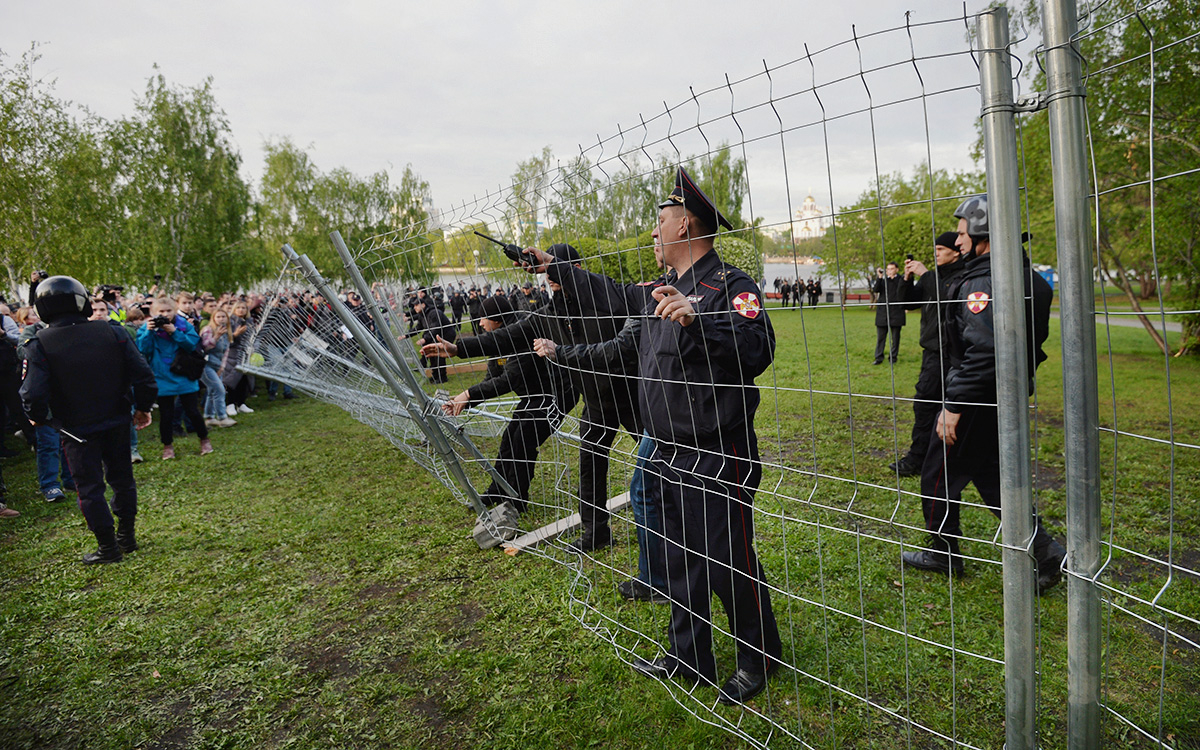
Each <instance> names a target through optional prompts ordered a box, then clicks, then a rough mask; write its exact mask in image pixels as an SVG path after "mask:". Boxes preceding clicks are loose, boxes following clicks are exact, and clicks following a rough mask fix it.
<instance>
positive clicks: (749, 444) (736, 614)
mask: <svg viewBox="0 0 1200 750" xmlns="http://www.w3.org/2000/svg"><path fill="white" fill-rule="evenodd" d="M669 450H670V449H668V451H669ZM654 462H655V468H656V469H657V471H658V472H659V474H660V475H661V476H662V479H663V482H662V491H663V505H662V511H663V531H664V534H665V536H666V545H665V546H666V564H667V583H668V586H667V590H668V595H669V596H670V598H671V623H670V629H669V631H668V633H669V640H670V654H671V656H673V657H675V659H677V660H678V661H679V662H680V664H681V665H682V666H683V667H685V668H686V669H689V670H692V671H694V672H695V673H696V674H698V675H700V676H701V677H703V678H705V679H707V680H710V681H712V682H715V681H716V661H715V659H714V657H713V651H712V645H713V635H712V595H713V594H716V595H717V598H718V599H720V600H721V604H722V606H723V607H724V608H725V612H726V614H727V615H728V617H729V632H730V633H732V634H733V636H734V639H735V641H736V648H737V665H738V668H740V669H746V670H749V671H752V672H757V673H762V672H764V671H765V670H766V668H767V667H768V666H769V663H770V662H769V660H770V659H779V658H780V655H781V654H782V645H781V644H780V640H779V626H778V625H777V623H776V621H775V613H774V610H772V609H771V593H770V590H769V589H768V588H767V579H766V573H765V572H764V571H763V567H762V565H761V564H760V563H759V561H758V556H757V555H756V554H755V552H754V493H755V491H756V490H757V489H758V483H759V481H760V480H761V479H762V464H760V463H759V461H758V446H757V439H756V438H755V437H754V435H753V434H751V435H750V436H749V438H748V439H743V440H742V441H740V442H732V443H729V444H727V445H723V446H721V447H720V449H719V451H718V452H717V453H707V452H693V451H683V452H675V453H673V454H672V453H666V452H664V451H663V448H662V446H661V445H660V446H659V451H658V452H657V453H655V456H654Z"/></svg>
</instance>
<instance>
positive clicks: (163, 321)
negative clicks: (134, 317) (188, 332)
mask: <svg viewBox="0 0 1200 750" xmlns="http://www.w3.org/2000/svg"><path fill="white" fill-rule="evenodd" d="M151 322H152V323H154V327H155V328H162V327H164V326H168V325H170V324H171V323H172V322H174V321H172V320H171V319H170V318H169V317H167V316H166V315H157V316H155V317H154V318H153V319H152V320H151Z"/></svg>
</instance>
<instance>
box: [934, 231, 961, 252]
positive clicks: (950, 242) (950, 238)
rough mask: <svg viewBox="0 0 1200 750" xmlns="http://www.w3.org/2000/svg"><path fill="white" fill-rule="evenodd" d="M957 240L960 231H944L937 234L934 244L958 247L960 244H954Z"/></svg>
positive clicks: (952, 247)
mask: <svg viewBox="0 0 1200 750" xmlns="http://www.w3.org/2000/svg"><path fill="white" fill-rule="evenodd" d="M957 241H958V232H942V233H941V234H939V235H938V236H937V239H936V240H934V241H933V244H935V245H941V246H942V247H948V248H951V249H957V247H958V246H957V245H955V244H954V243H955V242H957Z"/></svg>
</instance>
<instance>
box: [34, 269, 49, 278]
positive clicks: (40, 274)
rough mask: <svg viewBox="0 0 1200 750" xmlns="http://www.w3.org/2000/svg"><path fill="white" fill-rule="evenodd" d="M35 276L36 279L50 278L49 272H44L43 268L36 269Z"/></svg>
mask: <svg viewBox="0 0 1200 750" xmlns="http://www.w3.org/2000/svg"><path fill="white" fill-rule="evenodd" d="M37 277H38V281H45V280H46V279H48V278H50V274H48V273H46V271H45V270H42V269H38V271H37Z"/></svg>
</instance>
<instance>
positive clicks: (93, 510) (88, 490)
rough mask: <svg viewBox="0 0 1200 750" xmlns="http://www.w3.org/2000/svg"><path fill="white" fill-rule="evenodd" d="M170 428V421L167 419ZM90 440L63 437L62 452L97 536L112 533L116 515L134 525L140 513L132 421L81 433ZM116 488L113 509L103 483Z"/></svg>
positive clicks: (81, 505) (81, 504) (85, 513)
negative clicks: (132, 454) (131, 442)
mask: <svg viewBox="0 0 1200 750" xmlns="http://www.w3.org/2000/svg"><path fill="white" fill-rule="evenodd" d="M167 425H168V428H169V427H170V422H167ZM79 437H82V438H83V439H84V440H86V441H87V442H85V443H77V442H75V441H74V440H71V439H70V438H68V437H66V436H65V435H64V436H63V437H62V445H63V455H64V456H65V457H66V459H67V466H69V467H71V476H73V477H75V491H76V492H77V493H79V510H81V511H82V512H83V517H84V520H86V521H87V525H88V528H89V529H91V531H92V533H93V534H95V535H96V538H97V539H100V538H103V537H106V536H109V535H111V534H112V533H113V515H116V517H117V518H118V519H119V520H120V521H121V522H122V523H125V524H130V525H132V524H133V519H134V517H135V516H136V515H137V485H136V483H135V482H134V479H133V464H132V463H131V462H130V452H129V422H123V423H121V424H119V425H117V426H116V427H111V428H109V429H107V430H103V431H101V432H93V433H91V434H88V435H80V436H79ZM106 480H107V482H108V484H109V486H110V487H112V488H113V497H112V511H111V512H110V511H109V508H108V502H107V501H106V500H105V498H104V483H105V481H106Z"/></svg>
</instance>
